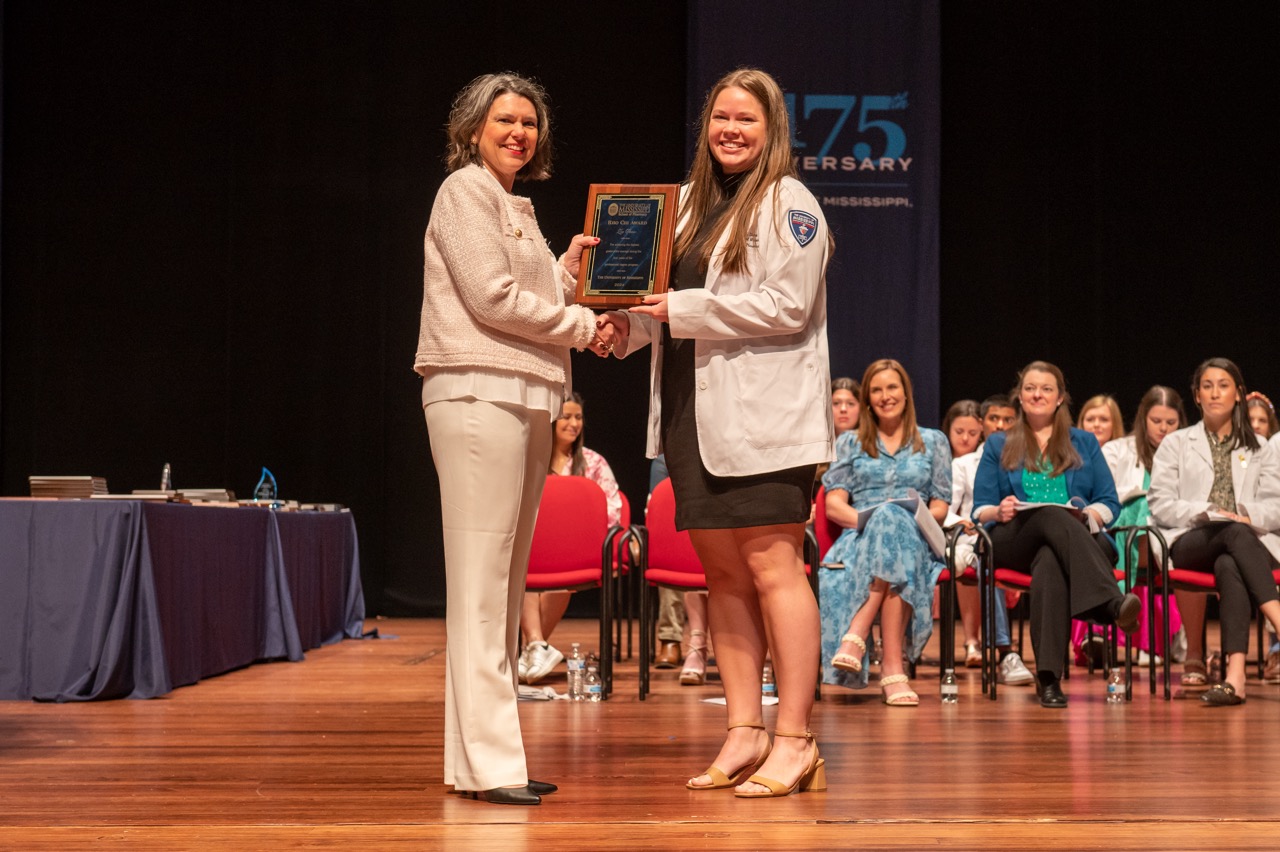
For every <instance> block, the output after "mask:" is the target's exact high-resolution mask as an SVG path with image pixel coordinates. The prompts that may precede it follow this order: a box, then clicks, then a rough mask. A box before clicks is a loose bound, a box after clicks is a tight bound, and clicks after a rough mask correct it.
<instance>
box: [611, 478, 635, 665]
mask: <svg viewBox="0 0 1280 852" xmlns="http://www.w3.org/2000/svg"><path fill="white" fill-rule="evenodd" d="M618 496H619V497H621V498H622V511H621V512H620V513H619V516H618V527H619V529H620V532H619V534H618V535H616V536H615V537H614V540H613V542H614V547H613V550H612V553H611V558H612V561H613V579H614V581H615V583H614V610H613V612H614V620H613V621H614V625H613V627H614V632H613V659H614V662H618V663H620V662H622V645H623V634H622V630H623V627H622V623H623V621H624V620H625V621H626V631H627V632H626V647H627V659H628V660H629V659H631V620H632V618H633V617H634V616H635V605H634V604H633V602H632V596H633V595H632V589H631V581H630V578H631V575H632V574H633V573H634V572H633V571H632V570H631V569H632V565H631V541H632V540H633V539H634V538H635V537H636V535H637V533H636V528H635V527H633V526H632V525H631V501H629V500H628V499H627V495H626V494H623V493H622V492H621V491H619V492H618Z"/></svg>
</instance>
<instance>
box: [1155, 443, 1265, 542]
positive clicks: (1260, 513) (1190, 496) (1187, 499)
mask: <svg viewBox="0 0 1280 852" xmlns="http://www.w3.org/2000/svg"><path fill="white" fill-rule="evenodd" d="M1231 481H1232V485H1233V486H1234V488H1235V495H1236V511H1237V513H1238V514H1241V515H1247V516H1248V517H1249V520H1250V522H1251V523H1253V524H1254V525H1255V526H1259V527H1262V528H1263V529H1266V530H1278V529H1280V445H1278V444H1275V443H1269V444H1263V445H1262V447H1261V449H1259V450H1257V451H1254V450H1248V449H1244V448H1240V449H1236V450H1232V451H1231ZM1212 487H1213V454H1212V451H1211V450H1210V449H1209V438H1208V436H1207V435H1206V434H1205V429H1204V423H1203V422H1201V423H1197V424H1196V425H1194V426H1189V427H1187V428H1186V429H1179V430H1178V431H1177V432H1174V433H1173V434H1172V435H1169V436H1168V437H1166V438H1165V439H1164V440H1163V441H1162V442H1161V443H1160V447H1159V448H1158V449H1157V450H1156V456H1155V462H1154V463H1153V464H1152V466H1151V490H1150V491H1149V492H1147V505H1148V506H1149V507H1150V509H1151V517H1152V518H1153V519H1154V520H1155V522H1156V524H1157V525H1158V526H1159V528H1160V531H1161V532H1162V533H1164V536H1165V538H1166V539H1168V541H1169V544H1170V545H1172V544H1173V542H1174V541H1176V540H1177V538H1178V536H1180V535H1182V534H1183V533H1185V532H1186V531H1187V530H1188V529H1190V528H1191V519H1192V518H1193V517H1194V516H1196V515H1198V514H1199V513H1201V512H1204V511H1207V510H1208V508H1209V490H1210V489H1211V488H1212ZM1261 538H1262V543H1263V544H1265V545H1266V546H1267V550H1269V551H1271V555H1272V556H1273V557H1275V558H1276V559H1278V560H1280V536H1278V535H1276V534H1275V533H1274V532H1271V533H1267V534H1266V535H1264V536H1262V537H1261Z"/></svg>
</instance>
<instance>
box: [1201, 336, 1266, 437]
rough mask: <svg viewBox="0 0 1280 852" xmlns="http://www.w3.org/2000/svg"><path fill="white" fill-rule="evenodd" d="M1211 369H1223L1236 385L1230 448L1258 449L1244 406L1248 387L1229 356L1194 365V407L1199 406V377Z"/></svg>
mask: <svg viewBox="0 0 1280 852" xmlns="http://www.w3.org/2000/svg"><path fill="white" fill-rule="evenodd" d="M1212 369H1218V370H1224V371H1225V372H1226V373H1227V375H1229V376H1231V381H1232V382H1234V383H1235V386H1236V405H1235V408H1234V409H1233V410H1232V412H1231V449H1233V450H1235V449H1239V448H1240V447H1247V448H1248V449H1250V450H1256V449H1258V448H1259V447H1260V446H1262V445H1261V444H1259V443H1258V436H1257V435H1255V434H1253V427H1252V426H1250V425H1249V412H1248V410H1246V408H1245V397H1246V396H1248V389H1247V388H1246V387H1245V386H1244V376H1243V375H1242V374H1241V373H1240V368H1239V367H1237V366H1236V365H1235V362H1234V361H1232V360H1231V359H1230V358H1209V359H1208V360H1206V361H1205V362H1204V363H1202V364H1201V365H1200V366H1199V367H1196V371H1195V374H1194V375H1192V377H1191V398H1192V399H1193V400H1195V403H1196V408H1200V399H1199V397H1200V379H1201V377H1203V376H1204V372H1205V370H1212ZM1200 418H1201V419H1202V420H1203V419H1204V415H1203V414H1201V415H1200Z"/></svg>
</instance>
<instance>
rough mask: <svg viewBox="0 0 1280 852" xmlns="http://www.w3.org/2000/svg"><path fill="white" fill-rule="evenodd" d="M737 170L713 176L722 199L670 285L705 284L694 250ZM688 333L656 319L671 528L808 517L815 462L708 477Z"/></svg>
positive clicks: (712, 225)
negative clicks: (659, 328)
mask: <svg viewBox="0 0 1280 852" xmlns="http://www.w3.org/2000/svg"><path fill="white" fill-rule="evenodd" d="M741 177H742V175H741V174H738V175H727V176H726V175H722V174H721V173H720V171H719V168H718V167H717V169H716V178H717V180H719V181H720V185H721V187H723V188H724V190H725V199H724V200H723V201H721V202H720V204H718V205H717V206H716V207H715V208H714V209H713V210H712V211H711V213H710V214H709V215H708V216H707V218H706V221H705V222H703V225H702V227H701V228H700V229H698V234H697V238H696V239H695V241H694V244H693V247H692V248H691V249H690V251H689V252H687V253H686V254H685V256H684V257H683V258H682V259H681V260H679V261H677V262H676V263H675V264H674V265H673V266H672V270H671V289H672V290H689V289H693V288H695V287H705V286H706V285H707V273H706V270H704V269H699V268H698V263H699V257H700V255H701V253H702V252H701V249H702V247H703V245H704V244H705V243H706V241H707V240H710V239H714V238H715V237H716V236H717V235H718V232H719V227H718V226H719V224H720V221H721V219H723V218H724V214H725V212H726V211H727V210H728V209H729V204H730V203H731V201H732V200H733V196H734V194H735V193H736V192H737V189H738V185H739V184H740V183H741ZM695 342H696V341H695V340H693V339H692V338H676V337H672V336H671V327H670V326H669V325H668V324H666V323H663V326H662V447H663V453H664V454H665V457H666V462H667V470H668V471H670V474H671V487H672V490H673V491H674V492H675V498H676V528H677V529H681V530H688V529H737V528H740V527H758V526H767V525H769V524H797V523H804V522H805V521H807V520H808V519H809V511H810V508H811V499H810V492H811V490H812V488H813V478H814V472H815V470H816V469H817V465H804V466H802V467H793V468H788V469H786V470H779V471H771V472H769V473H761V474H756V475H754V476H714V475H712V474H710V473H708V472H707V469H706V467H704V466H703V463H702V452H701V450H700V449H699V446H698V424H697V419H696V414H695V410H694V395H695V388H694V373H693V370H694V344H695Z"/></svg>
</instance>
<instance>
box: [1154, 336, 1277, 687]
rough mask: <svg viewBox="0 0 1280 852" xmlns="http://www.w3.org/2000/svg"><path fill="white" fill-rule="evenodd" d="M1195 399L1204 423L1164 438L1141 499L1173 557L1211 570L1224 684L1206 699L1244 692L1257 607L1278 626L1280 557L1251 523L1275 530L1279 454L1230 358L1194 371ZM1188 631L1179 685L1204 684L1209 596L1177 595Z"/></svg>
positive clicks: (1271, 537) (1185, 565)
mask: <svg viewBox="0 0 1280 852" xmlns="http://www.w3.org/2000/svg"><path fill="white" fill-rule="evenodd" d="M1191 393H1192V398H1193V399H1194V400H1195V403H1196V406H1197V407H1199V409H1200V416H1201V420H1200V422H1199V423H1197V424H1195V425H1194V426H1190V427H1188V428H1186V429H1180V430H1178V431H1177V432H1174V433H1173V434H1172V435H1170V436H1169V437H1167V438H1165V439H1164V441H1163V442H1162V443H1161V444H1160V448H1159V449H1158V450H1156V454H1155V460H1154V463H1153V464H1152V467H1151V490H1150V491H1149V492H1148V493H1147V502H1148V504H1149V505H1150V507H1151V516H1152V518H1154V519H1155V522H1156V523H1157V524H1158V525H1159V527H1160V530H1161V532H1163V533H1164V536H1165V538H1166V539H1167V540H1168V542H1169V555H1170V557H1171V559H1172V561H1173V564H1174V565H1175V566H1176V567H1178V568H1182V569H1186V570H1191V571H1203V572H1205V573H1212V574H1213V575H1214V578H1215V581H1216V585H1217V592H1218V605H1219V617H1220V621H1221V635H1222V650H1223V653H1224V654H1225V655H1226V658H1227V666H1226V674H1225V676H1224V678H1223V682H1222V683H1218V684H1215V685H1214V686H1213V687H1212V688H1211V689H1209V690H1208V691H1207V692H1205V693H1204V695H1202V696H1201V699H1202V700H1203V701H1205V702H1206V703H1207V704H1211V705H1230V704H1241V703H1243V702H1244V699H1245V652H1246V651H1247V650H1248V647H1249V618H1250V615H1251V613H1252V612H1253V609H1254V608H1255V607H1256V608H1257V609H1259V610H1260V611H1261V612H1262V615H1263V617H1265V618H1266V619H1267V621H1269V622H1270V623H1271V626H1272V627H1273V628H1276V627H1280V598H1278V597H1277V595H1276V583H1275V580H1274V579H1273V577H1272V575H1271V572H1272V571H1273V570H1274V569H1275V567H1276V564H1277V563H1276V559H1277V558H1278V557H1280V536H1277V535H1276V534H1275V533H1274V532H1270V533H1266V534H1265V535H1262V536H1261V537H1259V536H1258V535H1257V534H1255V532H1254V530H1253V529H1251V528H1250V525H1251V524H1252V525H1253V526H1254V527H1257V528H1260V529H1264V530H1276V529H1280V456H1277V455H1276V448H1275V447H1273V446H1270V445H1268V444H1264V443H1262V442H1261V441H1259V440H1258V436H1257V435H1256V434H1255V433H1254V431H1253V429H1252V428H1251V427H1250V425H1249V415H1248V412H1247V411H1246V407H1245V385H1244V378H1243V376H1241V374H1240V368H1239V367H1237V366H1236V365H1235V364H1234V363H1233V362H1231V361H1229V360H1227V359H1226V358H1210V359H1209V360H1207V361H1205V362H1204V363H1202V364H1201V365H1200V366H1199V367H1197V368H1196V372H1195V376H1194V378H1193V379H1192V382H1191ZM1177 596H1178V608H1179V610H1181V612H1182V620H1183V624H1184V625H1185V626H1186V630H1187V660H1186V663H1185V664H1184V665H1183V678H1182V680H1183V683H1184V684H1188V685H1197V684H1202V683H1204V682H1205V677H1206V672H1205V665H1204V642H1203V636H1202V633H1203V629H1204V614H1205V596H1204V595H1201V594H1191V595H1188V594H1185V593H1184V592H1182V591H1180V590H1179V591H1178V592H1177Z"/></svg>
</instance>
